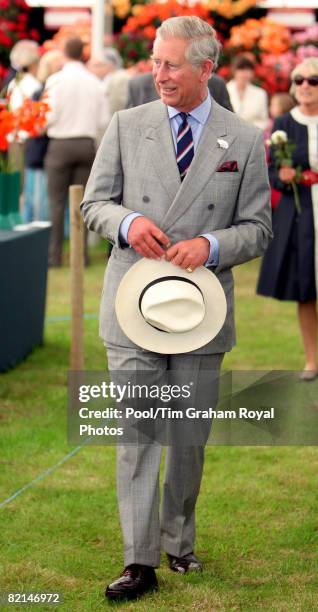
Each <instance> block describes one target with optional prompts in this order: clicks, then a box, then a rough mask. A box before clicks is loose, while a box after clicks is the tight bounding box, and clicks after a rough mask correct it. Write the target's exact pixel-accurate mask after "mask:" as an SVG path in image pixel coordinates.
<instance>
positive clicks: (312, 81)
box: [293, 74, 318, 87]
mask: <svg viewBox="0 0 318 612" xmlns="http://www.w3.org/2000/svg"><path fill="white" fill-rule="evenodd" d="M304 81H307V83H308V85H311V86H312V87H317V85H318V76H316V75H314V76H310V77H307V78H306V77H303V76H301V75H300V74H298V75H297V76H295V78H294V80H293V82H294V83H295V85H302V84H303V82H304Z"/></svg>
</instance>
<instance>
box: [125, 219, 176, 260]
mask: <svg viewBox="0 0 318 612" xmlns="http://www.w3.org/2000/svg"><path fill="white" fill-rule="evenodd" d="M127 239H128V242H129V244H130V245H131V246H132V247H133V249H135V251H137V253H139V254H140V255H142V256H143V257H148V259H160V258H161V257H162V256H163V255H164V254H165V250H164V249H163V248H162V246H161V245H163V246H165V247H168V246H169V245H170V240H169V238H168V237H167V236H166V234H164V233H163V232H162V231H161V230H160V229H159V227H157V226H156V225H155V223H153V221H150V219H147V217H136V219H134V220H133V221H132V222H131V225H130V227H129V230H128V236H127Z"/></svg>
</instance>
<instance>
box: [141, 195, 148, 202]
mask: <svg viewBox="0 0 318 612" xmlns="http://www.w3.org/2000/svg"><path fill="white" fill-rule="evenodd" d="M142 201H143V202H150V198H149V197H148V196H143V198H142Z"/></svg>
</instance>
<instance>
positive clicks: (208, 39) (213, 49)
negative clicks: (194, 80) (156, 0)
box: [156, 15, 221, 70]
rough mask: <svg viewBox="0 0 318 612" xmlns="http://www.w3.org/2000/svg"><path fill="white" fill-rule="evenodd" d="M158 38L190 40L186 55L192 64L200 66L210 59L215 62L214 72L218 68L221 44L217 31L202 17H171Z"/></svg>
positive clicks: (164, 24)
mask: <svg viewBox="0 0 318 612" xmlns="http://www.w3.org/2000/svg"><path fill="white" fill-rule="evenodd" d="M156 38H162V39H164V40H166V39H167V38H183V39H185V40H188V41H189V45H188V47H187V49H186V54H185V55H186V58H187V60H188V61H189V62H190V64H193V65H194V66H200V65H201V64H202V62H204V60H206V59H210V60H212V61H213V62H214V66H213V70H215V68H216V67H217V63H218V59H219V55H220V51H221V43H220V42H219V41H218V39H217V37H216V31H215V29H214V28H212V26H210V24H209V23H207V22H206V21H203V19H201V18H200V17H196V16H195V15H192V16H189V17H170V19H166V20H165V21H163V23H162V24H161V26H160V27H159V28H158V29H157V32H156Z"/></svg>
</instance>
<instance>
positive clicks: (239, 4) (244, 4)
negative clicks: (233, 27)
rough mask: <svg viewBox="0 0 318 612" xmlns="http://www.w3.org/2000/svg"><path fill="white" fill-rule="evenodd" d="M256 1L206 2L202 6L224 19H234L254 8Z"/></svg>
mask: <svg viewBox="0 0 318 612" xmlns="http://www.w3.org/2000/svg"><path fill="white" fill-rule="evenodd" d="M256 4H257V0H234V1H233V0H206V1H205V2H204V6H205V7H206V8H208V9H209V11H211V12H212V13H216V14H218V15H220V16H221V17H224V19H234V18H235V17H238V16H239V15H243V13H246V11H248V10H249V9H250V8H252V7H254V6H256Z"/></svg>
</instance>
